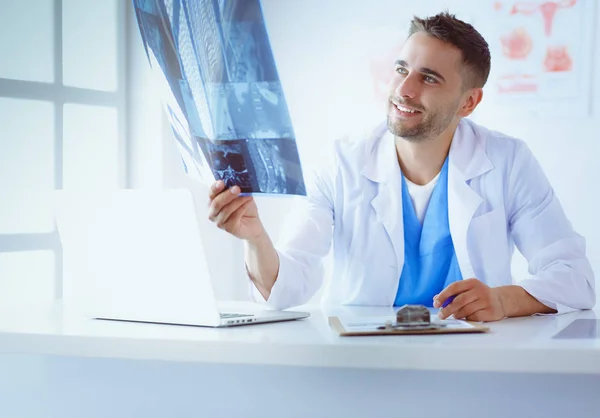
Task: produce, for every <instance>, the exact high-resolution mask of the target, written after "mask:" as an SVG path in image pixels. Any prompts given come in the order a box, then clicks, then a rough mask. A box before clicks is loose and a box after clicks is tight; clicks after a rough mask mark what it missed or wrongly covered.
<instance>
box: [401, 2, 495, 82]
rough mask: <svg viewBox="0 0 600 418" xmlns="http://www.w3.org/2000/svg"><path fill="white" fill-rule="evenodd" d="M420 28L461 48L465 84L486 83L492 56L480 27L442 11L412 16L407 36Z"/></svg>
mask: <svg viewBox="0 0 600 418" xmlns="http://www.w3.org/2000/svg"><path fill="white" fill-rule="evenodd" d="M417 32H425V33H426V34H428V35H430V36H433V37H435V38H437V39H439V40H440V41H444V42H447V43H449V44H451V45H453V46H455V47H456V48H458V49H459V50H460V51H461V52H462V58H463V64H464V66H465V76H464V77H463V81H464V86H465V87H467V88H472V87H483V86H484V85H485V83H486V81H487V79H488V76H489V74H490V65H491V56H490V48H489V45H488V43H487V42H486V40H485V39H483V36H481V34H480V33H479V32H477V30H476V29H475V28H474V27H473V26H471V25H470V24H468V23H465V22H463V21H462V20H460V19H457V18H456V16H455V15H452V14H450V13H448V12H447V11H446V12H442V13H439V14H437V15H435V16H431V17H428V18H425V19H421V18H419V17H417V16H414V17H413V20H412V21H411V22H410V29H409V31H408V37H409V38H410V37H411V36H412V35H414V34H415V33H417Z"/></svg>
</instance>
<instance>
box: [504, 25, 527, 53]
mask: <svg viewBox="0 0 600 418" xmlns="http://www.w3.org/2000/svg"><path fill="white" fill-rule="evenodd" d="M500 42H501V44H502V54H503V55H504V56H506V57H508V58H510V59H513V60H522V59H525V58H527V56H528V55H529V53H530V52H531V50H532V49H533V40H532V39H531V36H530V35H529V33H528V32H527V31H526V30H525V29H524V28H517V29H515V30H513V31H512V32H511V33H509V34H508V35H504V36H502V37H500Z"/></svg>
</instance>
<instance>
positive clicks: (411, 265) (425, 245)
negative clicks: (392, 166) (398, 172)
mask: <svg viewBox="0 0 600 418" xmlns="http://www.w3.org/2000/svg"><path fill="white" fill-rule="evenodd" d="M402 211H403V214H404V266H403V268H402V274H401V275H400V283H399V285H398V292H397V293H396V300H395V302H394V305H395V306H402V305H405V304H420V305H425V306H433V297H434V296H435V295H437V294H438V293H440V292H441V291H442V290H443V289H444V288H445V287H446V286H448V285H449V284H450V283H452V282H455V281H458V280H462V276H461V273H460V269H459V267H458V262H457V260H456V254H455V252H454V244H453V243H452V237H451V236H450V223H449V222H448V158H446V161H445V162H444V166H443V167H442V171H441V173H440V177H439V179H438V183H437V184H436V185H435V188H434V189H433V193H432V194H431V199H430V200H429V205H428V206H427V210H426V212H425V218H424V220H423V224H422V225H421V222H419V219H418V218H417V215H416V213H415V209H414V207H413V204H412V201H411V199H410V194H409V193H408V187H407V185H406V180H405V179H404V175H403V176H402Z"/></svg>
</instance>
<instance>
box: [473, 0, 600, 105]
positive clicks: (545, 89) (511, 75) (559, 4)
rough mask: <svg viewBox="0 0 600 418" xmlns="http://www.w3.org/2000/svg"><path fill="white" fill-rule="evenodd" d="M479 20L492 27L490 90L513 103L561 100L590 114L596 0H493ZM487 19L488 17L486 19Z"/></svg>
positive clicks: (489, 37) (524, 103) (530, 103)
mask: <svg viewBox="0 0 600 418" xmlns="http://www.w3.org/2000/svg"><path fill="white" fill-rule="evenodd" d="M490 8H491V10H490V11H489V13H488V14H487V17H486V18H484V19H480V20H479V21H478V22H477V24H478V25H479V26H480V27H483V28H490V30H489V31H488V33H487V36H486V38H487V39H488V43H489V44H490V50H491V53H492V71H491V73H490V79H489V81H488V85H489V87H488V94H489V96H491V97H493V99H494V100H495V101H497V102H504V103H510V104H511V105H519V104H520V105H527V104H529V105H530V106H537V105H541V106H542V107H543V106H544V105H556V106H562V107H563V108H566V107H567V106H569V107H570V110H572V111H576V112H580V113H585V112H586V111H587V110H588V106H589V103H590V92H589V89H588V88H586V86H589V83H590V78H591V67H592V63H591V56H592V45H593V39H592V38H593V33H594V31H593V22H594V20H593V14H594V2H593V1H590V0H556V1H545V0H523V1H520V0H517V1H506V0H505V1H493V2H490ZM483 20H489V21H488V22H483Z"/></svg>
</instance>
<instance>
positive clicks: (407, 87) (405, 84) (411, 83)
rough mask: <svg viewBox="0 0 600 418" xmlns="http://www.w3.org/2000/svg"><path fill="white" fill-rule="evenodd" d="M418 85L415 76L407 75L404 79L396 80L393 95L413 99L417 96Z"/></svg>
mask: <svg viewBox="0 0 600 418" xmlns="http://www.w3.org/2000/svg"><path fill="white" fill-rule="evenodd" d="M419 89H420V83H419V82H418V79H417V76H416V75H415V74H412V73H409V74H408V75H407V76H405V77H401V78H398V80H397V83H396V87H395V89H394V93H395V94H396V96H400V97H404V98H409V99H415V98H416V97H417V96H418V95H419Z"/></svg>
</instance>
